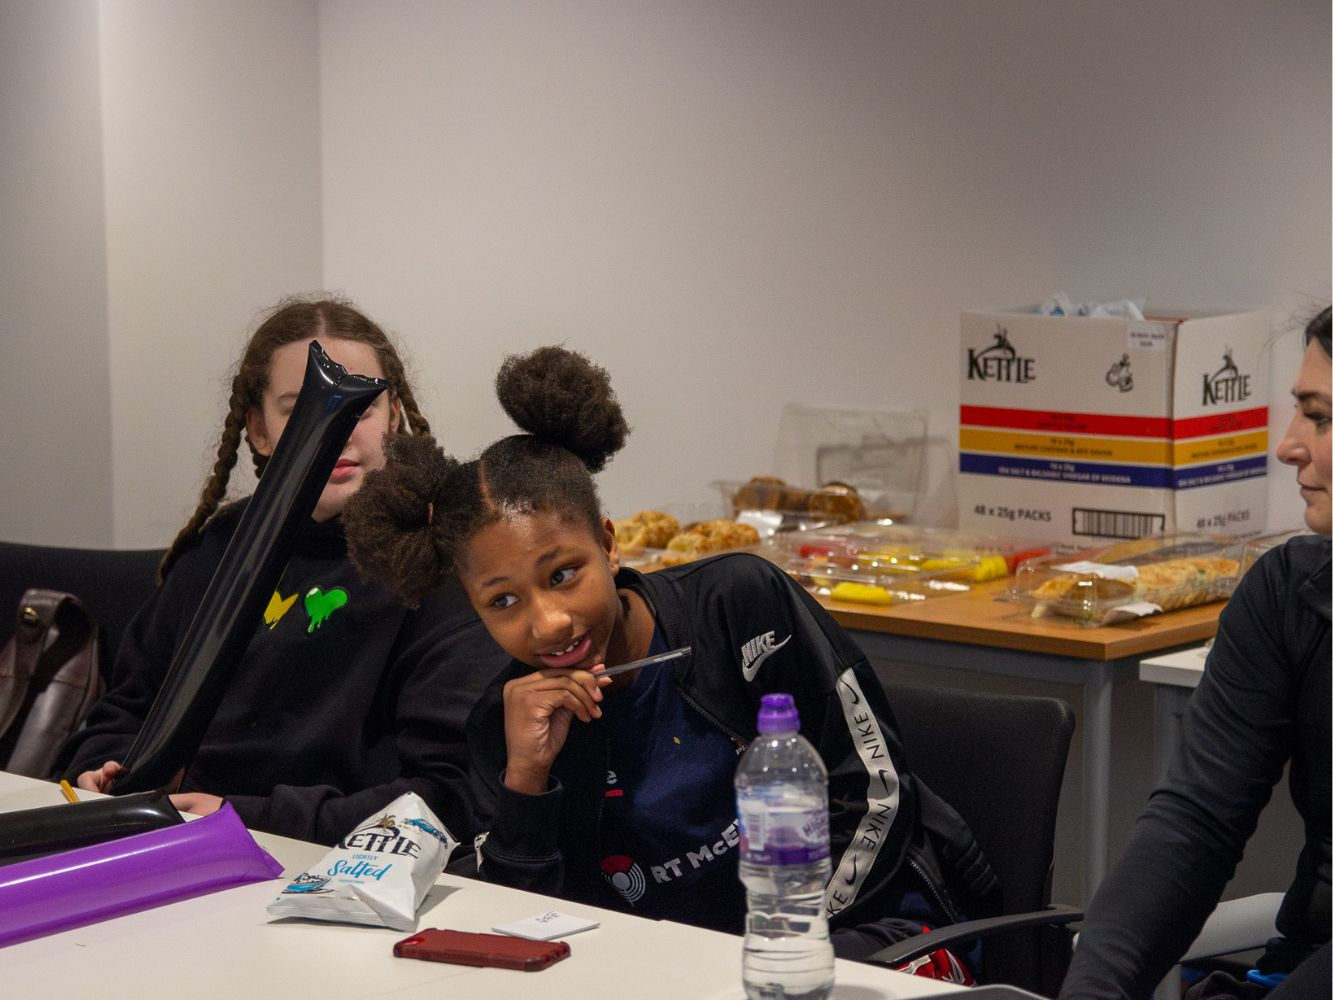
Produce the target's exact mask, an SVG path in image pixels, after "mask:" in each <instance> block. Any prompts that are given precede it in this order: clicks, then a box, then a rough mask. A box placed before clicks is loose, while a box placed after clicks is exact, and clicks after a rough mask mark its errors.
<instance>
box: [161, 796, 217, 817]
mask: <svg viewBox="0 0 1333 1000" xmlns="http://www.w3.org/2000/svg"><path fill="white" fill-rule="evenodd" d="M171 804H172V805H173V806H175V807H176V808H177V809H179V810H180V811H181V812H187V813H194V814H195V815H196V816H211V815H213V813H215V812H217V811H218V810H219V809H221V808H222V799H221V798H220V797H218V796H216V795H206V794H205V793H203V792H180V793H178V794H176V795H173V796H172V797H171Z"/></svg>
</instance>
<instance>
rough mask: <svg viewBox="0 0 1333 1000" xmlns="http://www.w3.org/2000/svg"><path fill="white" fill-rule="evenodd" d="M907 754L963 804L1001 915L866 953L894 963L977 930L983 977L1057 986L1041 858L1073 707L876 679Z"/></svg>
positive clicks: (1067, 944) (1059, 955)
mask: <svg viewBox="0 0 1333 1000" xmlns="http://www.w3.org/2000/svg"><path fill="white" fill-rule="evenodd" d="M884 689H885V692H886V694H887V695H888V699H889V704H890V706H892V708H893V713H894V716H895V718H896V719H897V721H898V726H899V729H900V730H901V732H902V737H903V744H904V749H905V751H906V754H907V765H908V767H909V768H911V770H912V772H913V773H914V774H916V775H918V776H919V777H920V778H921V779H922V780H923V781H924V782H925V783H926V784H927V785H929V786H930V788H931V789H933V790H934V791H935V792H936V793H937V794H938V795H940V796H941V797H942V798H943V799H944V800H945V801H947V802H948V803H949V804H950V805H952V806H953V807H954V808H955V809H957V810H958V812H959V813H960V814H961V815H962V817H963V819H965V820H966V821H967V823H968V825H969V826H970V827H971V829H972V833H973V835H974V836H975V837H976V838H977V843H978V844H980V845H981V848H982V850H983V851H984V852H985V853H986V856H987V858H988V859H989V860H990V863H991V867H992V868H994V869H995V873H996V875H997V877H998V878H999V880H1000V887H1001V891H1002V893H1003V912H1002V914H1001V915H1000V916H997V917H992V918H989V919H983V920H974V921H968V922H966V923H963V924H956V925H953V926H951V927H943V928H940V929H938V930H934V931H931V932H930V933H927V934H923V935H920V936H918V937H915V938H910V939H908V940H906V941H902V942H899V943H898V944H895V945H892V946H890V947H889V948H886V949H884V950H882V951H880V952H878V953H876V954H875V955H873V956H871V961H876V962H882V963H884V964H886V965H893V966H896V965H900V964H902V963H903V962H907V961H910V960H912V959H914V958H918V957H920V956H921V955H924V954H926V953H928V952H930V951H932V950H934V949H936V948H940V947H949V946H951V945H956V944H959V943H962V942H966V941H973V940H976V939H977V938H984V945H983V948H982V954H983V958H982V968H981V969H980V970H975V971H977V973H978V978H979V980H980V981H981V982H985V983H1011V984H1013V985H1016V986H1021V987H1023V988H1025V989H1029V990H1035V991H1036V992H1038V993H1041V994H1043V995H1048V996H1050V995H1054V994H1055V993H1056V992H1058V991H1059V988H1060V981H1061V980H1062V979H1063V978H1064V974H1065V970H1066V968H1067V967H1068V964H1069V957H1070V953H1071V933H1070V930H1069V928H1068V927H1067V926H1064V925H1067V924H1069V923H1071V922H1073V921H1075V920H1079V919H1081V918H1082V916H1083V914H1082V913H1081V912H1080V911H1079V910H1077V909H1074V908H1072V907H1061V906H1057V907H1052V906H1050V898H1051V868H1052V861H1053V857H1054V853H1055V816H1056V809H1057V807H1058V805H1059V802H1060V784H1061V781H1062V780H1063V778H1064V771H1065V761H1066V759H1067V758H1068V756H1069V742H1070V739H1071V738H1072V736H1073V732H1074V713H1073V711H1072V710H1071V709H1070V707H1069V706H1068V705H1067V704H1065V703H1064V702H1063V701H1060V700H1058V699H1055V698H1037V697H1029V696H1020V695H1001V694H988V693H981V692H975V691H962V690H958V689H953V688H934V687H918V686H912V685H906V684H903V685H900V684H896V683H893V682H891V681H886V682H885V683H884Z"/></svg>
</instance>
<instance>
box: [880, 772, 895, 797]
mask: <svg viewBox="0 0 1333 1000" xmlns="http://www.w3.org/2000/svg"><path fill="white" fill-rule="evenodd" d="M888 773H889V772H888V771H886V770H884V768H882V767H881V768H880V769H879V783H880V784H881V785H883V786H884V794H885V795H888V794H889V793H890V792H891V791H892V789H890V788H889V779H888V778H886V777H885V775H886V774H888Z"/></svg>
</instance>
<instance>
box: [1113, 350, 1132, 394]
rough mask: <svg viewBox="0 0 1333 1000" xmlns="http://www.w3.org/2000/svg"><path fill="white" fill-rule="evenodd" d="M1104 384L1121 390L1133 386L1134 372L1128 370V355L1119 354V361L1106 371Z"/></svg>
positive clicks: (1124, 390)
mask: <svg viewBox="0 0 1333 1000" xmlns="http://www.w3.org/2000/svg"><path fill="white" fill-rule="evenodd" d="M1106 384H1107V385H1109V386H1111V388H1113V389H1119V390H1120V391H1121V392H1129V390H1130V389H1133V388H1134V374H1133V372H1131V371H1130V370H1129V355H1128V354H1124V355H1121V358H1120V360H1119V361H1117V362H1116V363H1115V364H1113V365H1112V366H1111V367H1110V368H1108V369H1107V371H1106Z"/></svg>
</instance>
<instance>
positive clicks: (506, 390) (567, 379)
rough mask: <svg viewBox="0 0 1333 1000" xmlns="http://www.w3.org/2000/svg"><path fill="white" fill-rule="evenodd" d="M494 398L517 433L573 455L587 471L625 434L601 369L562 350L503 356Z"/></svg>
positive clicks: (617, 446)
mask: <svg viewBox="0 0 1333 1000" xmlns="http://www.w3.org/2000/svg"><path fill="white" fill-rule="evenodd" d="M495 394H496V396H497V397H499V400H500V405H501V406H502V407H504V411H505V413H507V414H509V417H510V419H511V420H513V421H514V423H516V424H517V425H518V426H519V428H520V429H522V430H523V431H526V432H527V433H528V434H531V435H532V436H533V437H535V438H537V439H539V440H541V441H544V442H547V443H550V444H555V445H559V446H560V447H562V448H565V449H566V450H568V451H571V452H573V453H574V454H575V455H577V456H578V457H579V459H580V460H582V462H583V464H584V465H586V466H587V467H588V471H589V472H601V471H602V469H603V468H604V467H605V466H606V463H607V462H608V461H609V460H610V458H611V456H612V455H614V454H615V453H616V452H618V451H619V450H620V449H621V448H622V447H624V445H625V438H626V437H628V435H629V425H628V424H626V423H625V414H624V412H623V411H622V410H621V408H620V403H619V402H618V401H617V399H616V394H615V392H614V391H613V390H612V388H611V377H610V376H609V375H608V374H607V372H606V369H605V368H602V367H601V366H599V365H596V364H593V363H592V362H591V361H589V360H588V359H587V358H586V357H584V356H583V355H582V354H579V353H577V352H575V351H571V350H568V349H566V348H563V347H539V348H537V350H535V351H531V352H530V353H528V354H511V355H510V356H509V357H507V358H505V360H504V363H503V364H502V365H501V366H500V371H499V372H498V373H497V374H496V376H495Z"/></svg>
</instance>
